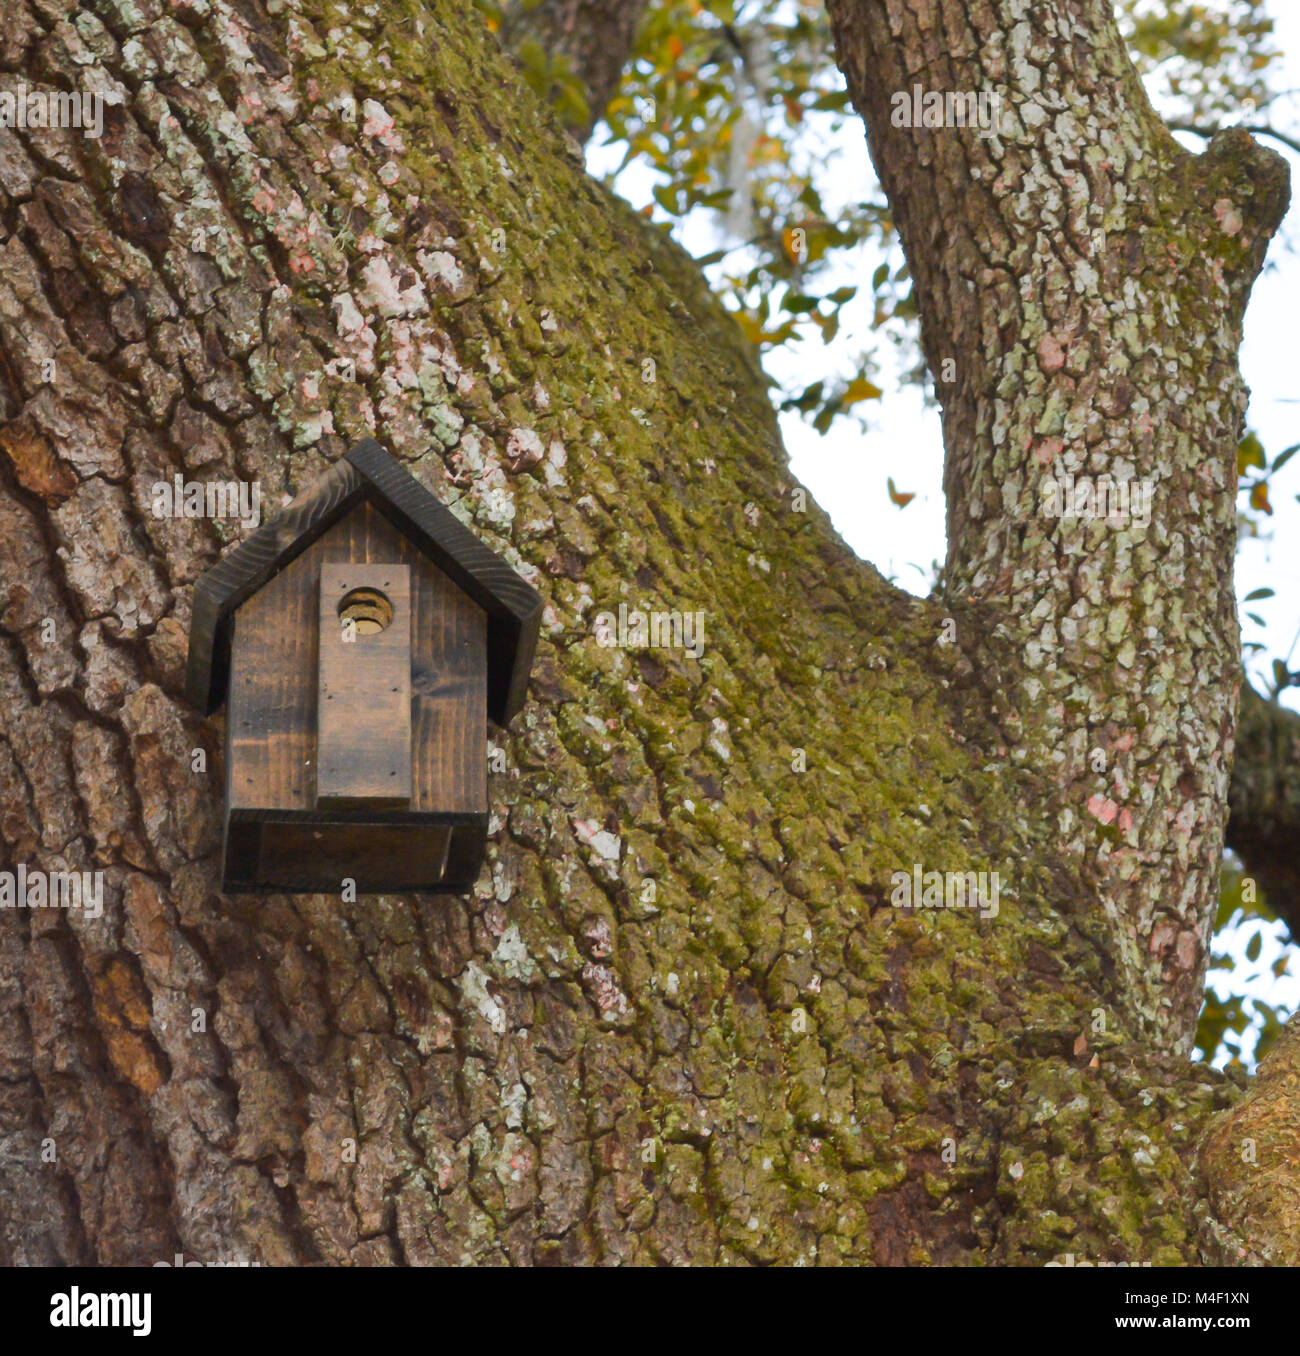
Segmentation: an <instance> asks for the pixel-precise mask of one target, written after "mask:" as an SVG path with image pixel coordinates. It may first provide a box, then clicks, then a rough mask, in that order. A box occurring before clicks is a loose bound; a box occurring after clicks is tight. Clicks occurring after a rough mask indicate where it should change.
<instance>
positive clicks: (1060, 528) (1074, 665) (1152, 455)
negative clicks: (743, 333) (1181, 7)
mask: <svg viewBox="0 0 1300 1356" xmlns="http://www.w3.org/2000/svg"><path fill="white" fill-rule="evenodd" d="M829 8H830V12H831V15H832V21H833V25H834V30H835V36H836V42H837V48H838V53H839V60H840V65H841V67H842V68H843V69H844V71H845V73H846V76H847V78H848V82H849V89H850V92H851V94H852V96H853V99H854V103H855V105H856V107H857V108H858V110H859V111H860V112H861V114H862V116H863V118H864V120H865V122H866V125H867V133H868V138H869V141H870V146H871V153H872V157H873V159H874V161H875V164H876V168H877V170H878V172H879V174H880V178H881V182H882V184H883V185H884V188H885V190H886V192H887V193H888V194H889V199H890V203H891V205H892V208H893V211H894V215H895V221H896V223H897V226H898V230H899V234H900V236H901V238H902V242H903V246H904V249H905V250H906V253H907V258H908V261H909V264H910V265H911V269H912V276H913V278H914V279H915V287H916V296H917V303H918V306H919V309H920V313H921V316H922V339H923V344H924V348H925V353H926V357H927V360H928V362H929V366H930V370H931V372H932V373H933V374H934V375H935V377H936V391H937V393H938V395H939V398H940V399H941V400H942V402H943V425H944V444H945V448H946V453H947V455H946V462H945V471H944V484H945V489H946V491H947V502H948V536H949V555H948V562H947V567H946V586H947V590H948V594H949V597H950V598H951V599H953V600H954V605H956V602H957V601H959V600H960V601H977V602H978V603H979V604H980V605H981V609H982V611H981V617H982V624H983V625H984V626H985V627H986V628H987V630H986V632H985V634H984V635H983V636H982V637H981V639H982V646H981V648H982V653H983V660H982V663H983V666H984V667H985V669H986V670H987V671H988V672H989V673H990V674H992V675H996V678H994V679H993V680H991V683H990V687H991V689H992V690H995V691H996V692H997V696H996V700H997V702H998V706H999V709H1000V710H1003V711H1004V712H1005V713H1006V729H1007V744H1008V757H1009V758H1010V759H1011V761H1012V762H1013V763H1026V764H1036V765H1038V766H1041V767H1043V768H1044V769H1047V770H1049V771H1050V780H1051V782H1052V792H1051V800H1050V803H1049V804H1048V805H1046V806H1036V807H1034V809H1035V812H1036V813H1042V812H1044V811H1046V813H1047V814H1048V815H1049V816H1050V817H1051V818H1052V819H1053V820H1054V821H1055V824H1056V828H1057V832H1058V833H1059V836H1060V840H1061V843H1062V845H1063V846H1064V847H1065V848H1066V849H1067V850H1068V851H1070V852H1072V853H1073V854H1075V855H1076V856H1077V857H1078V859H1079V861H1080V863H1081V864H1082V866H1083V868H1084V871H1085V874H1086V875H1087V877H1088V879H1089V880H1090V882H1091V883H1092V895H1091V897H1090V899H1089V901H1088V911H1089V914H1090V915H1091V917H1090V918H1089V920H1088V921H1087V922H1086V923H1085V924H1084V926H1085V927H1086V928H1087V930H1088V931H1089V933H1090V934H1091V935H1093V936H1094V937H1095V938H1096V939H1097V942H1098V945H1099V946H1101V947H1102V948H1104V949H1105V951H1106V952H1107V954H1108V955H1109V957H1110V958H1111V960H1112V962H1113V964H1114V966H1115V969H1116V974H1117V981H1118V985H1119V988H1120V989H1121V990H1122V991H1123V993H1124V995H1125V997H1124V999H1123V1000H1122V1001H1123V1002H1124V1003H1125V1006H1126V1007H1127V1008H1128V1009H1129V1010H1130V1013H1131V1017H1132V1020H1133V1021H1134V1022H1135V1023H1137V1024H1138V1025H1139V1026H1140V1028H1141V1029H1143V1030H1144V1031H1146V1032H1148V1033H1149V1034H1150V1035H1151V1037H1152V1038H1153V1039H1155V1040H1157V1041H1159V1042H1161V1043H1164V1044H1168V1045H1170V1046H1173V1047H1175V1048H1179V1049H1190V1046H1191V1041H1192V1037H1193V1033H1194V1023H1195V1020H1196V1015H1197V1012H1198V1011H1199V1008H1200V1004H1201V1000H1202V995H1203V986H1204V974H1205V966H1206V962H1207V958H1208V945H1207V944H1208V938H1209V929H1210V926H1211V924H1212V921H1213V917H1214V908H1215V902H1216V900H1217V896H1218V884H1219V863H1220V859H1221V854H1222V849H1223V805H1224V799H1225V795H1226V792H1227V784H1228V775H1229V772H1228V770H1229V768H1230V766H1231V756H1232V741H1233V724H1234V720H1235V716H1236V686H1237V681H1238V672H1239V668H1240V653H1241V651H1240V636H1239V631H1238V625H1237V617H1236V608H1235V602H1234V598H1233V594H1232V589H1231V580H1232V571H1233V555H1234V551H1235V546H1236V517H1235V507H1234V496H1233V490H1234V488H1235V485H1236V462H1235V452H1236V447H1237V443H1238V440H1239V437H1240V434H1241V432H1242V420H1243V416H1244V412H1245V407H1246V390H1245V387H1244V385H1243V383H1242V381H1241V378H1240V375H1239V373H1238V369H1237V348H1238V345H1239V343H1240V338H1241V317H1242V313H1243V311H1244V309H1245V303H1246V297H1247V294H1248V292H1249V289H1250V286H1251V283H1252V282H1253V280H1254V278H1255V276H1256V274H1257V273H1258V271H1259V269H1260V267H1261V265H1262V263H1263V258H1264V252H1265V249H1266V247H1267V244H1268V241H1269V239H1270V237H1271V236H1272V234H1273V232H1274V230H1275V229H1276V227H1277V225H1278V223H1279V221H1280V220H1281V217H1282V215H1283V213H1284V212H1285V210H1286V206H1287V203H1288V199H1289V187H1288V174H1287V167H1286V163H1285V161H1283V160H1282V159H1281V158H1280V157H1279V156H1277V155H1276V154H1274V153H1273V152H1271V151H1268V150H1266V149H1264V148H1263V147H1261V146H1259V145H1258V144H1257V143H1256V142H1254V141H1253V140H1252V139H1251V138H1250V136H1249V135H1247V134H1246V133H1244V132H1240V131H1233V132H1225V133H1221V134H1220V135H1219V136H1217V137H1216V138H1215V139H1214V140H1213V141H1212V142H1211V144H1210V146H1209V149H1208V150H1207V151H1206V152H1205V154H1204V155H1202V156H1200V157H1195V156H1192V155H1190V154H1189V153H1188V152H1186V151H1184V150H1183V149H1182V148H1181V147H1179V146H1178V145H1177V143H1176V142H1175V141H1174V140H1173V138H1172V137H1171V136H1170V134H1169V132H1168V131H1167V130H1166V128H1165V127H1164V125H1163V123H1161V121H1160V120H1159V118H1158V117H1157V116H1156V115H1155V113H1154V112H1153V110H1152V108H1151V106H1150V104H1149V102H1148V101H1147V98H1146V95H1145V93H1144V92H1143V90H1142V87H1141V84H1140V82H1139V80H1138V77H1137V75H1136V73H1135V71H1134V69H1133V66H1132V63H1131V62H1130V61H1129V59H1128V56H1127V54H1126V53H1125V51H1124V47H1123V44H1122V42H1121V40H1120V37H1119V34H1118V31H1117V29H1116V26H1115V22H1114V17H1113V13H1112V7H1111V4H1110V3H1109V0H1073V3H1070V4H1066V5H1033V4H1028V5H1027V4H1025V3H1023V0H996V2H992V3H989V2H985V3H980V4H977V5H974V6H971V5H968V4H966V3H964V0H928V2H927V3H921V4H912V5H905V4H903V3H902V0H871V2H868V3H861V2H859V3H853V2H851V0H831V3H830V6H829ZM917 84H919V85H921V86H922V87H923V88H924V89H925V90H927V91H930V90H934V91H940V92H946V91H993V92H996V93H997V94H998V95H999V96H1000V101H1001V113H1000V116H999V117H997V118H996V119H995V126H994V128H993V129H992V132H993V134H992V135H981V134H980V132H979V131H977V130H976V129H973V128H938V129H930V128H910V127H906V128H901V127H895V126H894V125H893V124H892V121H891V111H892V104H891V93H892V92H893V91H899V90H903V91H908V92H911V91H912V89H913V87H914V86H915V85H917ZM945 359H947V360H950V361H951V363H952V366H951V367H950V368H949V369H948V375H950V376H952V378H953V379H952V380H951V381H945V380H944V372H945V368H944V363H945ZM1066 475H1072V476H1076V477H1092V478H1094V479H1095V478H1097V477H1101V476H1109V477H1111V478H1112V480H1113V481H1115V482H1134V481H1141V480H1142V479H1147V480H1149V481H1150V482H1152V502H1151V513H1150V522H1149V524H1147V525H1141V524H1139V523H1138V522H1137V521H1135V520H1129V521H1128V522H1126V523H1125V524H1123V525H1120V526H1117V525H1115V524H1113V523H1109V522H1106V521H1096V520H1094V521H1087V520H1084V519H1080V518H1066V517H1063V516H1048V515H1047V514H1046V513H1045V512H1044V503H1045V502H1046V501H1045V500H1044V497H1043V490H1044V487H1045V482H1046V481H1047V479H1048V478H1058V477H1064V476H1066Z"/></svg>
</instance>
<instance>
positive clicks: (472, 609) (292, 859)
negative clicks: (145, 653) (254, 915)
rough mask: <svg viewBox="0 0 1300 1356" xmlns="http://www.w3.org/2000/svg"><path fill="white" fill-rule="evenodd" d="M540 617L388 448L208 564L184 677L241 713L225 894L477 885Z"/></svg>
mask: <svg viewBox="0 0 1300 1356" xmlns="http://www.w3.org/2000/svg"><path fill="white" fill-rule="evenodd" d="M541 611H542V600H541V597H540V596H539V595H538V593H537V592H536V590H534V589H533V588H531V587H530V586H529V585H528V584H526V583H525V582H524V581H523V580H522V579H521V578H520V577H519V576H518V575H517V574H516V573H515V572H514V570H513V569H511V568H510V566H509V565H507V564H506V562H505V561H504V560H502V559H501V557H500V556H498V555H497V554H496V553H495V552H493V551H490V550H489V549H488V548H487V547H486V546H484V545H483V544H482V542H480V541H479V540H478V539H477V538H476V537H475V536H474V535H473V533H471V532H470V531H469V530H468V529H467V528H465V527H464V526H463V525H462V524H461V523H460V522H459V521H458V520H457V519H456V518H455V517H453V515H452V514H451V513H450V512H449V511H448V510H447V509H446V508H444V507H443V505H442V504H440V503H439V502H438V501H437V500H436V499H435V498H434V497H433V496H432V495H431V494H430V493H429V492H428V491H427V490H425V489H424V488H423V487H422V486H421V485H420V484H419V483H418V482H417V481H416V480H415V479H414V478H413V477H412V476H410V475H409V474H408V473H407V472H406V471H405V470H403V468H402V467H401V466H399V465H398V464H397V462H396V461H394V460H393V458H392V457H390V456H389V455H388V453H387V452H385V451H384V449H383V448H382V447H380V446H379V444H378V443H376V442H375V441H373V439H366V440H365V441H364V442H361V443H358V444H357V446H356V447H354V448H353V449H352V450H351V451H350V452H349V453H348V454H347V455H346V456H345V457H344V458H343V459H342V460H341V461H339V462H337V463H336V464H335V465H334V467H333V468H332V469H331V470H330V471H329V472H328V474H326V475H325V476H324V477H322V478H321V480H319V481H318V482H317V483H316V484H315V485H313V486H312V487H311V489H309V490H307V491H306V493H304V494H302V495H300V496H299V497H298V498H297V499H295V500H294V501H293V503H292V504H290V505H289V506H288V507H287V508H286V509H285V510H284V512H283V513H282V514H281V515H280V516H279V517H278V518H277V519H275V520H274V521H272V522H270V523H267V524H265V525H264V526H262V527H261V528H259V529H258V530H257V531H256V532H254V533H253V535H252V536H250V537H249V538H248V539H247V540H246V541H244V542H242V543H241V544H240V545H239V546H237V547H236V548H235V549H234V550H233V551H231V552H230V554H229V555H228V556H226V557H225V558H224V559H223V560H221V561H220V562H219V563H218V564H216V565H214V566H213V567H212V568H211V569H210V570H208V572H207V573H206V574H204V575H203V577H202V578H201V579H200V580H199V581H198V583H197V584H196V585H195V589H194V615H193V621H192V623H191V626H190V651H189V670H188V674H187V680H186V681H187V692H188V695H189V699H190V701H191V702H192V703H193V704H194V705H195V706H197V707H198V708H199V709H200V710H202V711H204V712H209V713H210V712H212V711H214V710H216V708H217V707H218V706H220V705H221V703H222V702H223V701H225V703H226V805H225V843H224V849H223V870H222V886H223V889H225V890H226V891H247V890H301V891H314V892H331V893H332V892H335V891H339V890H341V889H343V888H344V882H345V881H347V880H349V879H350V880H352V881H354V882H355V890H356V892H357V893H358V894H361V893H374V892H379V891H392V890H422V891H423V890H465V889H468V888H469V886H470V885H472V884H473V882H474V879H475V877H476V876H477V875H478V871H479V867H480V865H481V864H482V860H483V850H484V844H485V842H486V839H487V719H488V718H489V717H490V718H491V719H492V720H493V721H495V722H496V724H498V725H500V726H504V725H505V724H506V723H507V722H508V721H509V720H510V718H511V717H512V716H513V715H514V714H515V713H516V712H517V711H518V710H519V708H520V707H521V706H522V705H523V702H524V691H525V688H526V686H527V683H528V672H529V669H530V667H531V665H532V660H533V651H534V648H535V646H536V643H537V629H538V624H539V622H540V619H541Z"/></svg>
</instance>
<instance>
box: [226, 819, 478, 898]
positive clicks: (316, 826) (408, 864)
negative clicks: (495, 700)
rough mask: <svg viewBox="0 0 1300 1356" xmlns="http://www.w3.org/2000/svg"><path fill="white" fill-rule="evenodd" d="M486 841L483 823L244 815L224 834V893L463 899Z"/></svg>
mask: <svg viewBox="0 0 1300 1356" xmlns="http://www.w3.org/2000/svg"><path fill="white" fill-rule="evenodd" d="M486 838H487V816H486V815H455V816H446V817H438V816H433V815H413V814H411V813H409V812H407V811H402V810H398V811H392V812H389V813H385V814H384V815H383V817H382V818H376V817H375V816H374V815H373V813H372V812H369V811H334V812H331V813H329V814H324V813H321V812H302V813H293V812H289V813H277V812H269V811H251V810H239V811H236V812H235V813H234V815H233V816H232V818H231V821H230V823H229V825H228V829H227V837H226V851H225V871H224V875H223V879H222V889H223V890H224V891H225V892H227V893H229V894H236V893H247V892H250V891H259V892H260V891H265V890H268V889H279V890H293V891H304V890H306V891H311V892H313V893H319V894H339V893H340V892H341V891H342V889H343V886H344V882H345V881H347V880H352V881H353V882H354V884H355V888H356V891H357V894H358V895H362V894H375V893H378V892H380V891H396V890H403V891H405V890H415V891H421V892H433V893H441V892H451V891H455V892H461V891H464V890H467V889H468V888H469V887H470V886H471V885H473V883H474V881H475V880H476V879H477V877H478V873H479V869H480V868H481V866H482V864H483V849H484V844H485V842H486Z"/></svg>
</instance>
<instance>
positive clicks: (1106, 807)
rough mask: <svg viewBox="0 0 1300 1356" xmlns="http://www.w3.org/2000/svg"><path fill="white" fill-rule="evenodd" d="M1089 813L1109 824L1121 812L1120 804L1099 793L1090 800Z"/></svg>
mask: <svg viewBox="0 0 1300 1356" xmlns="http://www.w3.org/2000/svg"><path fill="white" fill-rule="evenodd" d="M1088 813H1089V814H1090V815H1091V816H1092V817H1093V818H1094V819H1097V820H1100V821H1101V823H1103V824H1109V823H1110V822H1111V820H1113V819H1114V818H1115V816H1116V815H1117V814H1119V806H1118V805H1116V804H1115V802H1114V801H1113V800H1109V799H1108V798H1107V797H1106V796H1103V795H1101V794H1100V793H1098V794H1097V795H1095V796H1092V797H1091V798H1090V799H1089V801H1088Z"/></svg>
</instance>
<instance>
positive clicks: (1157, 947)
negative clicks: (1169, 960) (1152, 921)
mask: <svg viewBox="0 0 1300 1356" xmlns="http://www.w3.org/2000/svg"><path fill="white" fill-rule="evenodd" d="M1175 936H1177V933H1176V931H1175V930H1174V929H1173V928H1171V927H1169V926H1168V924H1162V925H1161V926H1160V927H1158V928H1157V929H1156V930H1155V931H1154V932H1153V933H1152V934H1151V950H1152V953H1153V954H1155V955H1160V954H1162V953H1163V952H1165V951H1168V950H1169V948H1170V947H1171V946H1172V945H1173V944H1174V938H1175Z"/></svg>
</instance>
